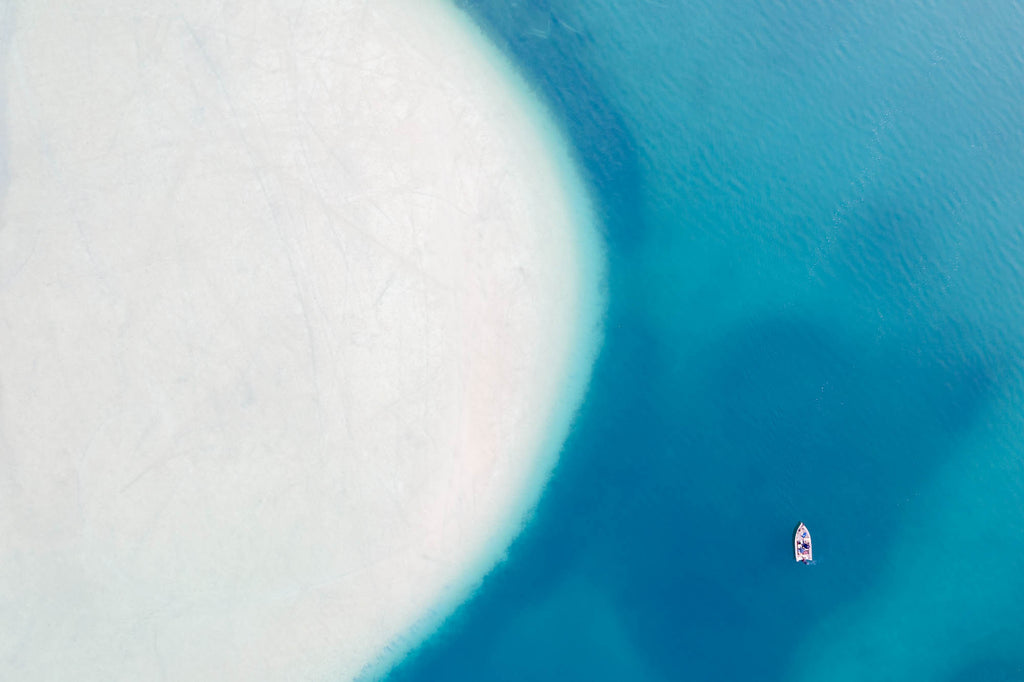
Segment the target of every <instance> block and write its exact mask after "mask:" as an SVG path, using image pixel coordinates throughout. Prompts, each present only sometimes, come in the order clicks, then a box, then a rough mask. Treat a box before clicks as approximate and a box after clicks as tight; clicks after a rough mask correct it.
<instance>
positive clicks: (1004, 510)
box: [388, 0, 1024, 682]
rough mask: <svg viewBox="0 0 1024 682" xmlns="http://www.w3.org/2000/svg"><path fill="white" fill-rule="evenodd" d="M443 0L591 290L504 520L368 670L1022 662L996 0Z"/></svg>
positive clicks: (1021, 70) (1010, 207) (903, 671)
mask: <svg viewBox="0 0 1024 682" xmlns="http://www.w3.org/2000/svg"><path fill="white" fill-rule="evenodd" d="M461 6H462V7H463V8H464V9H465V10H466V11H467V12H469V13H470V14H471V15H472V17H473V18H474V20H475V21H476V22H477V23H478V24H479V25H480V26H481V27H482V28H483V29H484V30H485V32H486V33H487V34H488V35H489V36H490V37H491V39H493V41H494V42H495V43H496V44H497V45H499V46H500V47H501V49H502V50H504V51H505V52H506V53H507V54H508V55H509V57H510V58H511V59H512V61H513V62H514V63H515V64H516V66H517V68H518V69H520V71H521V72H522V74H523V75H524V76H525V78H526V79H527V80H528V82H529V83H530V84H531V85H532V86H533V87H534V88H535V89H536V91H537V94H538V96H539V97H541V98H542V99H544V101H545V102H546V103H547V105H548V106H549V108H550V109H551V111H552V113H553V115H554V116H555V118H556V119H557V120H558V121H560V123H561V125H562V126H563V128H564V130H565V131H566V134H567V135H568V137H569V139H570V141H571V143H572V146H573V147H574V149H575V150H576V153H577V154H578V156H579V158H580V162H581V166H582V168H583V170H584V174H585V177H586V179H587V181H588V182H589V184H590V186H591V188H592V190H593V193H594V196H595V198H596V200H597V202H598V205H599V209H600V213H601V218H602V230H603V236H604V238H605V241H606V242H607V245H608V258H609V274H608V277H609V282H608V290H609V310H608V313H607V319H606V324H605V328H606V337H605V340H604V345H603V348H602V351H601V355H600V357H599V359H598V361H597V363H596V365H595V367H594V374H593V379H592V382H591V385H590V389H589V392H588V395H587V398H586V401H585V403H584V405H583V407H582V409H581V411H580V414H579V416H578V418H577V421H576V424H575V426H574V429H573V432H572V435H571V437H570V439H569V441H568V442H567V443H566V445H565V448H564V450H563V452H562V454H561V458H560V461H559V464H558V467H557V469H556V471H555V473H554V475H553V477H552V479H551V480H550V482H549V484H548V486H547V488H546V489H545V492H544V494H543V496H542V498H541V501H540V503H539V505H538V507H537V509H536V511H535V513H534V515H533V516H532V518H531V520H530V522H529V523H528V525H526V527H525V528H524V531H523V533H522V534H521V536H520V537H519V538H518V539H517V540H516V541H515V543H514V544H513V546H512V547H511V548H510V550H509V552H508V558H507V560H506V561H505V562H503V563H502V564H500V565H499V566H498V567H497V568H495V570H494V571H493V572H492V573H491V574H490V575H489V576H488V577H487V579H486V580H485V582H484V583H483V585H482V587H481V589H480V590H479V591H478V593H477V594H476V595H475V596H474V597H473V598H472V599H471V600H469V601H468V602H467V603H465V604H464V605H463V606H461V607H460V608H459V609H458V610H457V611H456V612H455V613H454V614H452V615H451V617H450V618H448V620H447V621H446V622H445V623H444V624H443V626H442V627H441V628H440V630H438V631H437V632H436V633H435V634H434V635H433V636H431V637H430V638H428V639H427V640H426V641H425V642H424V643H422V645H421V646H419V647H418V648H417V649H416V650H414V651H413V652H412V653H411V654H409V656H407V657H406V659H405V660H404V661H403V662H401V663H400V664H399V665H398V667H397V668H396V669H394V670H392V671H391V673H390V674H389V676H388V679H389V680H392V681H394V682H406V681H408V682H412V681H417V682H418V681H423V682H428V681H429V682H436V681H438V680H473V681H477V680H651V681H655V680H711V679H716V680H766V681H772V680H811V679H815V680H866V679H892V680H949V681H950V682H964V681H967V680H1024V619H1021V618H1020V616H1019V610H1020V607H1021V606H1024V419H1022V416H1021V415H1022V412H1024V390H1022V388H1024V381H1022V379H1024V371H1022V370H1024V203H1022V202H1024V6H1021V5H1020V4H1019V3H1013V2H1001V1H999V0H996V1H995V2H991V3H972V2H967V1H962V2H912V3H911V2H904V1H900V2H897V1H886V2H872V1H868V2H857V3H853V2H847V3H831V2H806V1H800V2H798V1H796V0H750V1H749V2H744V3H723V2H719V1H718V0H672V1H669V0H661V1H657V0H589V1H588V2H585V3H581V2H577V1H575V0H520V1H519V2H509V1H508V0H462V2H461ZM800 521H804V522H805V523H807V525H808V526H809V528H810V529H811V532H812V533H813V535H814V539H815V555H816V559H817V564H816V565H814V566H810V567H804V566H800V565H797V564H796V563H795V562H794V561H793V560H792V545H791V538H792V532H793V529H794V527H795V526H796V524H797V523H798V522H800ZM986 552H988V553H989V554H987V555H985V554H984V553H986Z"/></svg>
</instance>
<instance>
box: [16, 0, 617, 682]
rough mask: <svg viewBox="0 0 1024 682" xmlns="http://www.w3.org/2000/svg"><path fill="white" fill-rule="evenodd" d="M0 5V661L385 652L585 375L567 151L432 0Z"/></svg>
mask: <svg viewBox="0 0 1024 682" xmlns="http://www.w3.org/2000/svg"><path fill="white" fill-rule="evenodd" d="M5 7H6V9H7V10H8V11H10V10H11V9H12V8H13V25H14V26H15V30H14V32H13V34H12V40H11V42H10V43H9V44H8V45H6V51H5V54H4V55H3V56H0V65H2V66H3V67H4V81H3V82H4V84H5V85H6V96H5V97H6V105H7V111H6V115H5V119H6V124H7V130H6V134H3V133H0V144H7V145H8V150H7V151H6V152H4V151H3V149H0V155H3V154H7V155H8V166H9V171H10V183H9V186H8V187H7V188H6V193H5V194H3V195H2V198H0V210H2V218H0V221H2V222H0V679H4V680H61V681H63V680H77V681H82V680H104V681H107V680H135V681H137V680H263V679H266V680H283V679H289V680H293V679H294V680H300V679H321V678H322V679H335V680H338V679H347V678H350V677H352V676H354V675H356V674H357V673H358V672H359V671H360V670H364V666H367V665H368V664H372V663H373V662H374V661H377V663H378V664H379V663H380V662H381V661H382V660H386V657H387V656H388V655H389V654H388V653H387V652H388V651H390V652H391V653H392V654H393V653H394V652H395V651H397V650H400V649H401V648H402V647H404V646H408V645H410V644H412V643H413V641H414V639H413V637H412V636H411V635H410V634H409V633H410V632H416V631H422V629H424V628H425V627H427V626H429V624H431V623H433V622H435V620H436V618H438V617H440V616H442V615H444V613H445V612H446V610H447V609H450V608H452V607H453V606H454V604H455V602H456V601H457V600H458V599H459V598H461V597H462V596H464V595H465V593H466V590H467V589H469V588H470V587H471V586H472V585H473V584H474V582H475V581H478V580H479V579H480V577H481V576H482V574H483V572H484V571H485V570H486V569H487V568H488V567H489V566H490V565H491V564H493V562H494V561H496V560H497V559H498V557H499V555H500V552H501V551H502V550H503V548H504V547H505V546H506V545H507V543H508V542H509V541H510V539H511V537H512V536H513V534H514V532H515V529H516V528H517V524H518V523H519V522H520V520H521V518H522V515H523V514H524V513H526V511H528V509H529V507H530V506H531V505H532V504H533V503H534V502H535V501H536V497H537V495H538V493H539V489H540V485H541V482H542V481H543V479H544V476H545V475H546V473H547V471H548V470H549V469H550V466H551V464H552V462H553V459H552V458H553V454H554V450H555V449H556V448H557V447H558V445H559V444H560V442H561V441H562V439H563V438H564V435H565V433H566V429H567V428H568V424H569V420H570V417H571V412H572V410H573V409H574V406H575V405H576V404H577V403H578V401H579V399H580V398H581V395H582V391H583V386H584V383H585V380H586V375H587V373H588V372H589V367H590V363H591V361H592V360H593V356H594V353H595V349H596V341H595V339H596V328H597V323H598V315H599V303H600V296H599V294H598V279H599V274H600V273H599V271H598V267H597V265H596V264H597V263H599V261H600V259H599V258H598V256H597V249H596V246H595V242H596V237H595V235H594V232H593V230H592V228H591V226H590V225H589V224H588V223H587V221H588V220H589V216H588V214H587V212H586V209H585V202H583V200H582V198H581V197H582V195H581V192H580V186H579V184H578V180H577V179H576V178H575V177H574V176H573V173H572V171H571V169H570V166H569V164H568V161H567V155H566V151H565V148H564V146H563V145H562V143H561V142H559V141H558V136H557V135H556V134H555V133H554V131H553V130H552V129H551V128H550V126H548V125H547V124H545V123H544V116H543V115H542V113H541V112H540V111H539V109H537V108H536V105H535V104H531V101H532V100H531V98H530V96H529V95H528V94H527V93H526V91H525V89H524V88H523V86H522V84H521V83H519V82H518V81H517V80H516V79H514V78H513V77H511V76H510V71H509V68H508V67H507V66H506V65H504V62H503V61H502V60H501V59H500V58H499V57H498V56H497V55H496V53H494V52H493V51H491V50H490V49H489V48H487V47H486V46H485V43H484V41H483V39H482V38H481V37H480V36H479V35H478V34H475V33H474V32H473V31H472V30H470V29H469V28H468V26H469V25H468V23H467V22H466V21H465V20H464V19H463V18H462V17H460V16H459V15H457V14H456V13H455V11H454V10H452V9H451V8H450V7H448V6H447V5H443V4H438V3H437V2H434V1H433V0H407V1H405V2H403V1H401V0H384V1H381V0H373V2H360V1H357V0H311V1H307V2H280V1H275V0H229V1H227V2H216V3H211V2H206V1H205V0H75V1H74V2H63V3H44V2H36V1H34V0H15V2H14V4H13V5H12V4H10V3H7V4H6V5H5ZM0 51H2V50H0ZM0 102H3V98H0ZM3 120H4V118H0V122H2V121H3ZM3 140H6V142H3ZM411 628H419V630H411ZM389 645H390V647H391V648H390V649H387V648H386V647H388V646H389ZM396 647H397V648H396ZM382 657H384V658H382Z"/></svg>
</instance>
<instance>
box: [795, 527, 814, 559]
mask: <svg viewBox="0 0 1024 682" xmlns="http://www.w3.org/2000/svg"><path fill="white" fill-rule="evenodd" d="M793 554H794V555H795V556H796V560H797V561H799V562H800V563H804V564H809V563H811V562H812V561H813V560H814V555H813V554H812V553H811V532H810V531H809V530H807V526H805V525H804V524H802V523H801V524H800V525H799V526H797V529H796V534H795V535H794V536H793Z"/></svg>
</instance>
